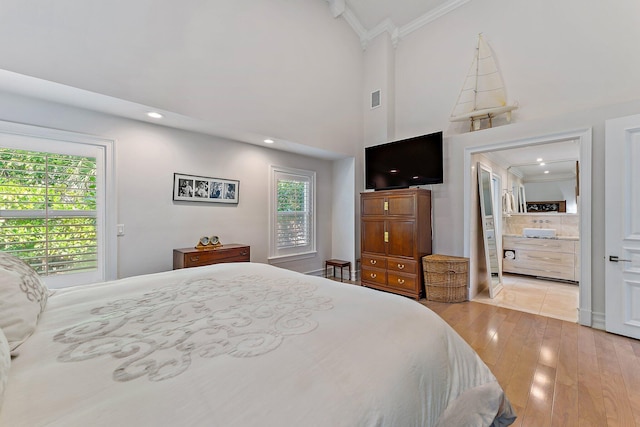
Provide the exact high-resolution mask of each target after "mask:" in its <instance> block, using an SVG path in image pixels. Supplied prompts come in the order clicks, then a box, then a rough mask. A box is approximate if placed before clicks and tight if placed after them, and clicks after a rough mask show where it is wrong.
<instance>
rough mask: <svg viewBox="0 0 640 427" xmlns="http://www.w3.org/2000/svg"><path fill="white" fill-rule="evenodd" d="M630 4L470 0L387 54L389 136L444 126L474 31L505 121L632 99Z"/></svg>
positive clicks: (635, 28) (635, 84) (454, 126)
mask: <svg viewBox="0 0 640 427" xmlns="http://www.w3.org/2000/svg"><path fill="white" fill-rule="evenodd" d="M638 16H640V3H639V2H637V1H633V0H621V1H617V2H614V3H612V2H603V1H601V0H564V1H561V2H558V1H553V0H540V1H535V2H512V1H509V0H484V1H471V2H468V3H466V4H465V5H464V6H462V7H460V8H458V9H456V10H455V11H453V12H450V13H448V14H446V15H444V16H443V17H442V18H440V19H438V20H436V21H434V22H431V23H430V24H428V25H426V26H425V27H423V28H421V29H420V30H418V31H415V32H413V33H411V34H410V35H408V36H407V37H406V38H404V39H402V40H401V41H400V43H399V44H398V48H397V52H396V64H397V68H396V75H397V79H396V99H397V107H396V116H397V122H396V130H397V136H398V137H405V136H411V135H417V134H420V133H426V132H423V131H425V130H429V129H433V128H441V129H443V130H444V131H445V132H446V133H460V132H467V131H468V126H469V125H468V123H449V122H448V117H449V115H450V113H451V110H452V109H453V107H454V104H455V102H456V99H457V97H458V94H459V93H460V90H461V89H462V84H463V82H464V78H465V76H466V73H467V71H468V68H469V66H470V64H471V60H472V58H473V55H474V52H475V46H476V43H477V35H478V33H483V37H484V38H485V40H486V41H487V42H488V43H489V45H490V46H491V48H492V50H493V51H494V54H495V56H496V59H497V61H498V67H499V68H500V70H501V72H502V76H503V78H504V83H505V86H506V89H507V96H508V98H509V100H510V101H518V102H519V104H520V108H519V109H518V110H516V111H515V112H514V117H513V119H514V121H516V122H521V121H529V120H536V119H541V118H544V117H554V116H558V115H560V114H563V113H568V112H571V111H577V110H585V109H590V108H594V107H598V106H601V105H609V104H616V103H621V102H627V101H631V100H635V99H638V98H640V80H639V79H638V78H637V76H636V75H635V73H634V70H637V69H638V67H640V57H638V56H637V55H632V54H630V52H635V51H636V50H637V46H636V41H637V40H638V39H639V38H640V26H639V25H638V18H637V17H638Z"/></svg>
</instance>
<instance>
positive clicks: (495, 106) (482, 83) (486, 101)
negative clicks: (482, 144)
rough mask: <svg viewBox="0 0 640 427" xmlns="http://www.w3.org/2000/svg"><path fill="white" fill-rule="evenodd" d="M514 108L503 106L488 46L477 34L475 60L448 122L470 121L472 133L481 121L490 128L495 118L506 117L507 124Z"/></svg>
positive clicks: (503, 95)
mask: <svg viewBox="0 0 640 427" xmlns="http://www.w3.org/2000/svg"><path fill="white" fill-rule="evenodd" d="M516 108H518V106H517V105H515V104H513V105H507V99H506V94H505V90H504V84H503V83H502V77H501V76H500V72H499V71H498V67H497V65H496V62H495V60H494V59H493V55H491V50H490V49H489V46H487V44H486V42H485V41H484V39H483V38H482V34H479V35H478V47H477V48H476V54H475V57H474V59H473V62H472V63H471V67H470V68H469V72H468V73H467V78H466V80H465V82H464V86H463V87H462V91H460V96H458V102H457V103H456V106H455V107H454V108H453V111H452V113H451V117H450V118H449V120H450V121H452V122H461V121H465V120H471V130H472V131H474V130H479V129H480V123H481V122H480V120H482V119H488V120H489V127H491V126H492V121H493V118H494V117H495V116H497V115H498V114H506V118H507V121H511V111H513V110H515V109H516Z"/></svg>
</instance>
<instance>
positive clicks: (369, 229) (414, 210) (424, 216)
mask: <svg viewBox="0 0 640 427" xmlns="http://www.w3.org/2000/svg"><path fill="white" fill-rule="evenodd" d="M360 214H361V228H360V235H361V236H360V237H361V242H360V243H361V245H360V251H361V257H362V263H361V268H362V274H361V281H362V285H363V286H368V287H371V288H376V289H380V290H384V291H388V292H393V293H396V294H401V295H406V296H410V297H413V298H415V299H419V298H420V297H421V296H422V295H423V294H424V283H423V279H422V264H421V259H422V257H423V256H425V255H430V254H431V191H430V190H424V189H420V188H410V189H403V190H388V191H375V192H366V193H361V197H360Z"/></svg>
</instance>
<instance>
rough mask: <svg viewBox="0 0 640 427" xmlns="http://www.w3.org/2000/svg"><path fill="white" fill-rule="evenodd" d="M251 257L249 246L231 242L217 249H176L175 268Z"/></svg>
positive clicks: (235, 260) (238, 260) (237, 260)
mask: <svg viewBox="0 0 640 427" xmlns="http://www.w3.org/2000/svg"><path fill="white" fill-rule="evenodd" d="M250 259H251V249H250V247H249V246H244V245H237V244H230V245H225V246H222V247H220V248H217V249H211V250H204V249H191V248H185V249H174V250H173V268H174V270H175V269H177V268H189V267H200V266H203V265H211V264H220V263H225V262H248V261H250Z"/></svg>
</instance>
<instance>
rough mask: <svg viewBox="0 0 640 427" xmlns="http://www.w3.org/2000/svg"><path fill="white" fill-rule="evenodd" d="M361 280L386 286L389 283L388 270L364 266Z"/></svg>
mask: <svg viewBox="0 0 640 427" xmlns="http://www.w3.org/2000/svg"><path fill="white" fill-rule="evenodd" d="M361 276H362V277H361V281H362V282H363V283H366V282H369V283H374V284H378V285H382V286H385V285H386V284H387V272H386V271H384V270H378V269H376V268H368V267H364V266H363V267H362V275H361Z"/></svg>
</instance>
